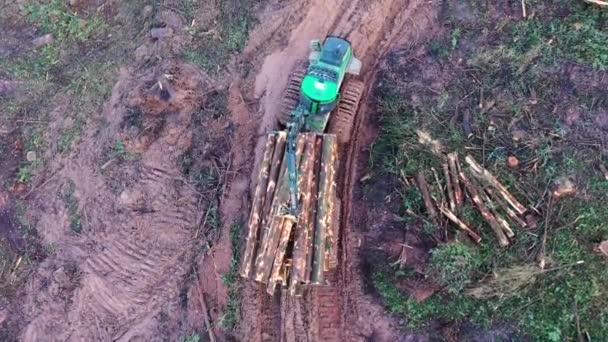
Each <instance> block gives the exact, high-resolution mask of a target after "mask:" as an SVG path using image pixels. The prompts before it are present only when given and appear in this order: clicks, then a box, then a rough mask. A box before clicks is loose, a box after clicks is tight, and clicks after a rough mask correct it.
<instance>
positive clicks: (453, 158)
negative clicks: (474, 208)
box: [448, 152, 464, 208]
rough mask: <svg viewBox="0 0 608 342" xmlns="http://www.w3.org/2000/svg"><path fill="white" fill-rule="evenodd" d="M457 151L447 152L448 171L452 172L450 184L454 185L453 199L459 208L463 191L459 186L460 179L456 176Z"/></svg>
mask: <svg viewBox="0 0 608 342" xmlns="http://www.w3.org/2000/svg"><path fill="white" fill-rule="evenodd" d="M458 164H459V162H458V153H456V152H453V153H449V154H448V165H449V168H450V173H451V174H452V182H453V183H452V186H453V187H454V199H455V200H456V208H461V207H462V205H463V204H464V193H463V192H462V187H461V186H460V179H459V178H458V173H459V172H460V171H459V170H458V169H459V168H458Z"/></svg>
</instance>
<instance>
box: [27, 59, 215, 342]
mask: <svg viewBox="0 0 608 342" xmlns="http://www.w3.org/2000/svg"><path fill="white" fill-rule="evenodd" d="M132 71H133V70H127V71H126V72H125V73H124V74H123V76H122V79H121V80H120V81H119V82H118V83H117V84H116V86H115V87H114V91H113V96H112V100H111V101H110V103H108V104H107V106H106V108H105V111H104V117H105V118H106V120H108V125H107V126H106V128H105V129H102V130H101V131H99V130H91V131H90V132H87V135H88V136H87V137H86V138H85V139H83V144H81V145H80V148H79V149H78V151H77V152H76V155H75V156H74V157H73V158H70V159H69V160H67V161H66V162H65V164H64V165H63V166H62V167H61V168H60V169H59V170H58V171H57V173H58V176H57V177H56V181H52V182H50V183H49V184H48V185H46V186H45V191H44V193H40V195H39V196H38V197H37V198H36V200H35V201H36V203H37V204H38V205H39V206H40V207H39V208H41V209H42V210H41V212H42V217H41V218H40V222H41V223H42V224H41V226H40V233H41V234H42V235H43V237H44V238H45V239H46V240H47V241H49V240H53V239H55V236H64V237H65V236H67V237H68V238H67V239H65V238H59V239H57V240H54V241H53V242H54V243H55V245H56V248H57V250H56V252H55V254H54V255H53V256H51V257H49V258H48V259H47V260H46V261H45V262H44V263H45V264H46V265H44V266H47V267H40V268H39V272H38V274H36V275H35V276H34V277H33V279H32V280H31V282H30V284H28V286H29V287H30V288H31V290H32V291H29V293H28V294H29V296H28V297H27V298H26V301H27V302H28V303H31V304H32V305H28V307H29V308H30V311H29V312H27V313H26V314H27V315H28V316H29V317H31V320H32V321H31V323H30V324H29V325H28V326H27V328H26V329H25V332H24V334H23V340H25V341H39V340H41V339H44V338H45V336H49V335H50V336H54V338H57V339H58V340H70V339H72V340H89V341H91V340H131V339H133V338H135V337H139V338H144V339H146V340H149V339H151V338H152V337H154V336H160V335H161V333H160V332H159V331H158V327H159V326H160V324H159V319H160V316H161V312H162V311H163V310H167V307H170V306H172V305H178V302H179V289H180V286H181V283H182V282H183V279H184V277H185V276H186V275H187V272H189V268H188V267H189V263H188V262H187V261H188V260H191V259H192V258H193V257H194V255H193V253H194V252H193V248H192V247H194V245H195V243H196V242H195V241H194V239H193V236H194V228H195V226H196V225H197V223H198V221H199V220H200V210H198V207H197V197H196V193H195V190H194V189H192V188H191V187H188V186H187V185H186V183H185V182H184V181H183V180H181V174H180V170H179V168H178V167H177V163H176V160H177V159H178V158H179V156H180V155H181V154H182V153H184V152H185V151H186V150H187V149H188V148H189V147H190V144H191V137H192V134H191V132H190V127H189V125H190V116H191V114H192V113H193V111H194V110H195V109H196V108H197V107H198V106H200V104H201V101H202V95H201V94H202V93H203V91H202V90H203V88H204V87H205V86H206V84H205V80H204V78H203V75H202V74H200V73H199V72H198V71H197V69H195V68H193V67H191V66H188V65H184V64H178V63H165V64H163V65H161V66H159V67H157V68H154V69H152V70H149V71H148V72H147V73H145V74H144V75H143V76H141V75H140V76H134V75H133V73H132ZM163 75H171V76H172V77H171V78H170V79H169V80H163V81H162V82H164V84H165V88H164V90H163V89H159V87H158V86H155V85H157V84H158V83H157V82H159V81H158V80H159V79H162V78H163V77H166V76H163ZM172 79H175V80H179V81H176V82H173V81H171V80H172ZM133 112H137V113H138V115H141V117H140V118H139V119H140V120H142V131H141V132H140V134H138V135H136V136H133V139H130V136H129V134H128V132H127V126H128V125H126V121H128V119H129V114H131V115H133ZM116 136H120V137H122V138H123V140H122V141H123V142H124V145H125V149H126V151H127V153H132V154H133V155H137V156H138V157H137V158H136V160H134V161H133V162H118V161H112V160H110V161H108V162H106V163H105V164H104V165H103V169H102V171H101V172H100V171H99V170H100V165H99V159H98V157H97V156H99V155H103V153H99V152H101V149H103V148H104V147H107V146H108V144H109V145H110V146H111V145H112V143H113V141H114V139H115V137H116ZM66 184H72V186H73V187H75V189H76V192H75V194H74V195H75V196H76V197H77V198H78V200H79V203H80V205H81V206H82V208H83V216H84V217H83V218H82V221H83V226H85V228H86V233H84V234H82V235H80V236H77V235H74V234H69V232H65V231H61V230H65V229H69V228H68V226H69V225H68V224H66V225H62V224H61V222H62V220H64V218H65V216H66V215H65V212H62V210H64V209H63V208H61V207H60V206H61V203H59V204H53V202H55V203H56V201H53V198H52V197H53V196H54V195H55V194H56V193H58V192H61V191H62V189H63V188H65V187H66ZM45 203H47V204H46V206H45ZM48 203H50V205H49V204H48ZM58 223H59V224H58ZM57 230H60V231H57ZM49 269H51V270H53V269H54V271H52V272H48V271H45V270H49ZM34 289H38V291H34ZM33 303H45V305H42V306H36V305H33Z"/></svg>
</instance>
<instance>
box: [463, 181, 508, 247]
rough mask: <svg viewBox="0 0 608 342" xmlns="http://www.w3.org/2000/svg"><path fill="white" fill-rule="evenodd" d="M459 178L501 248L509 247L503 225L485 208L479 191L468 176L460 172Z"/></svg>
mask: <svg viewBox="0 0 608 342" xmlns="http://www.w3.org/2000/svg"><path fill="white" fill-rule="evenodd" d="M459 176H460V180H461V181H462V183H463V184H464V186H465V188H466V189H467V191H468V192H469V195H470V196H471V200H473V203H475V205H476V206H477V209H479V212H480V213H481V215H482V216H483V218H484V219H485V220H486V222H487V223H488V224H489V225H490V227H492V230H493V231H494V234H495V235H496V238H497V239H498V244H499V245H500V247H506V246H508V245H509V239H507V236H506V235H505V233H504V231H503V227H502V226H501V224H499V223H498V221H497V220H496V217H494V215H492V213H491V212H490V211H489V210H488V208H486V207H485V205H484V204H483V201H482V199H481V197H480V195H479V192H478V191H477V189H475V187H474V186H473V185H472V184H471V182H470V181H469V179H468V178H467V176H465V174H464V173H463V172H460V173H459Z"/></svg>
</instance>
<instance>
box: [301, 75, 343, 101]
mask: <svg viewBox="0 0 608 342" xmlns="http://www.w3.org/2000/svg"><path fill="white" fill-rule="evenodd" d="M302 92H303V93H304V94H305V95H306V96H308V97H309V98H311V99H312V100H314V101H318V102H321V103H324V102H330V101H333V100H334V99H335V98H336V97H337V96H338V84H337V83H336V82H334V81H330V80H323V79H320V78H317V77H314V76H311V75H307V76H306V77H304V80H302Z"/></svg>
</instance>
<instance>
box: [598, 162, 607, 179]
mask: <svg viewBox="0 0 608 342" xmlns="http://www.w3.org/2000/svg"><path fill="white" fill-rule="evenodd" d="M599 166H600V171H602V173H603V174H604V179H605V180H608V169H606V167H605V166H604V164H602V163H600V164H599Z"/></svg>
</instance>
